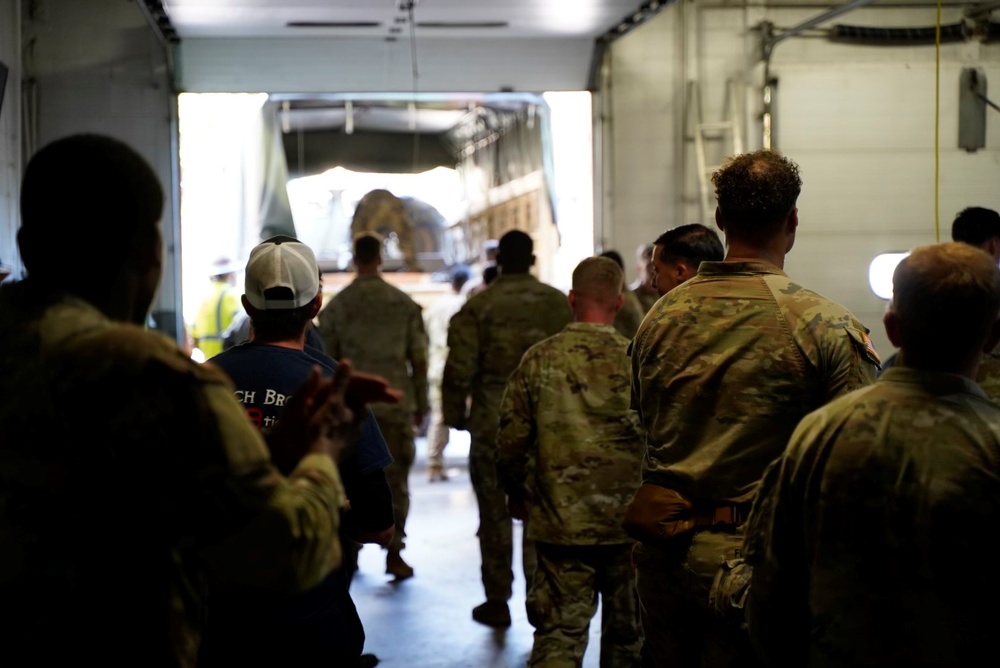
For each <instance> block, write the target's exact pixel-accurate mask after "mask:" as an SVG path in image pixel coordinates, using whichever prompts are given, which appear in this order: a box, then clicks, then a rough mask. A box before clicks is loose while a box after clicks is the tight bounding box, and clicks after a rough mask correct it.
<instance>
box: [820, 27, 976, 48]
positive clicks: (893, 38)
mask: <svg viewBox="0 0 1000 668" xmlns="http://www.w3.org/2000/svg"><path fill="white" fill-rule="evenodd" d="M936 31H937V29H936V27H935V26H930V27H926V28H870V27H865V26H848V25H835V26H833V27H832V28H830V32H829V35H828V37H829V39H830V41H832V42H850V43H852V44H877V45H900V46H903V45H906V46H909V45H914V44H934V43H935V40H936ZM967 38H968V34H967V32H966V28H965V25H964V24H962V23H952V24H948V25H942V26H941V42H942V43H945V42H962V41H964V40H966V39H967Z"/></svg>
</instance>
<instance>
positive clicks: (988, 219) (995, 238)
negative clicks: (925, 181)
mask: <svg viewBox="0 0 1000 668" xmlns="http://www.w3.org/2000/svg"><path fill="white" fill-rule="evenodd" d="M951 239H952V241H961V242H963V243H966V244H969V245H970V246H975V247H976V248H979V249H980V250H982V251H984V252H985V253H986V254H987V255H989V256H990V257H991V258H993V261H994V262H1000V213H997V212H996V211H994V210H993V209H986V208H983V207H981V206H970V207H966V208H965V209H962V210H961V211H959V212H958V215H956V216H955V220H954V221H953V222H952V224H951ZM899 356H900V353H899V352H896V353H893V354H892V355H890V356H889V358H888V359H887V360H886V361H885V364H883V365H882V372H883V373H885V372H886V371H887V370H888V369H889V368H890V367H892V366H894V365H895V364H896V363H897V358H898V357H899ZM976 382H978V383H979V385H980V386H981V387H982V388H983V390H984V391H985V392H986V396H988V397H989V398H990V399H991V400H992V401H993V402H994V403H1000V355H998V354H997V353H996V352H995V351H987V352H985V353H984V354H983V360H982V363H981V364H980V365H979V373H978V374H977V376H976Z"/></svg>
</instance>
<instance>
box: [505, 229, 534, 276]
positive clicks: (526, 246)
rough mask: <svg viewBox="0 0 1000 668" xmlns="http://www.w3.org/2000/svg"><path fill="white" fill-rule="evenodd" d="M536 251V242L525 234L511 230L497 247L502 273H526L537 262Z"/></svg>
mask: <svg viewBox="0 0 1000 668" xmlns="http://www.w3.org/2000/svg"><path fill="white" fill-rule="evenodd" d="M534 250H535V242H534V241H532V240H531V236H529V235H528V234H526V233H525V232H522V231H520V230H511V231H510V232H507V233H506V234H504V235H503V236H502V237H500V243H499V244H498V245H497V264H499V265H500V267H501V269H502V272H501V273H507V274H510V273H517V272H526V271H527V270H528V269H529V268H530V267H531V265H532V264H533V263H534V261H535V256H534V255H533V253H534Z"/></svg>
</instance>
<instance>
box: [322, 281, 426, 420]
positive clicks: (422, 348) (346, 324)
mask: <svg viewBox="0 0 1000 668" xmlns="http://www.w3.org/2000/svg"><path fill="white" fill-rule="evenodd" d="M319 332H320V334H322V335H323V343H324V345H325V346H326V354H327V355H329V356H330V357H332V358H333V359H335V360H338V361H339V360H343V359H349V360H351V363H352V364H353V365H354V368H355V369H357V370H358V371H364V372H366V373H373V374H377V375H379V376H382V377H383V378H385V379H386V380H388V381H389V384H390V385H391V386H393V387H396V388H399V389H401V390H403V392H404V396H403V399H402V401H400V402H399V403H398V404H379V405H373V406H372V410H373V411H374V413H375V416H376V417H377V418H379V420H380V422H381V420H382V419H383V418H392V419H395V420H397V421H398V420H403V421H405V422H410V421H412V418H413V415H415V414H419V415H425V414H426V413H427V411H428V404H427V402H428V399H427V334H426V332H425V331H424V320H423V315H422V314H421V309H420V305H419V304H417V303H416V302H415V301H413V299H412V298H411V297H410V296H409V295H408V294H406V293H405V292H403V291H402V290H400V289H399V288H397V287H396V286H394V285H390V284H389V283H387V282H386V281H385V280H384V279H383V278H382V277H381V276H378V275H375V274H362V275H359V276H357V277H356V278H355V279H354V280H353V281H352V282H351V283H350V285H348V286H346V287H344V289H343V290H341V291H340V292H338V293H337V294H336V295H335V296H334V297H333V299H331V300H330V303H329V304H327V305H326V307H325V308H324V309H323V310H322V311H320V314H319Z"/></svg>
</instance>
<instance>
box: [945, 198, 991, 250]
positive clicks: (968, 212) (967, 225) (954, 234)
mask: <svg viewBox="0 0 1000 668" xmlns="http://www.w3.org/2000/svg"><path fill="white" fill-rule="evenodd" d="M993 238H1000V213H997V212H996V211H994V210H993V209H986V208H983V207H981V206H970V207H968V208H966V209H963V210H962V211H960V212H959V214H958V215H957V216H955V221H954V222H953V223H952V224H951V239H952V241H961V242H964V243H967V244H972V245H973V246H979V247H982V246H984V245H985V244H986V242H987V241H989V240H990V239H993Z"/></svg>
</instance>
